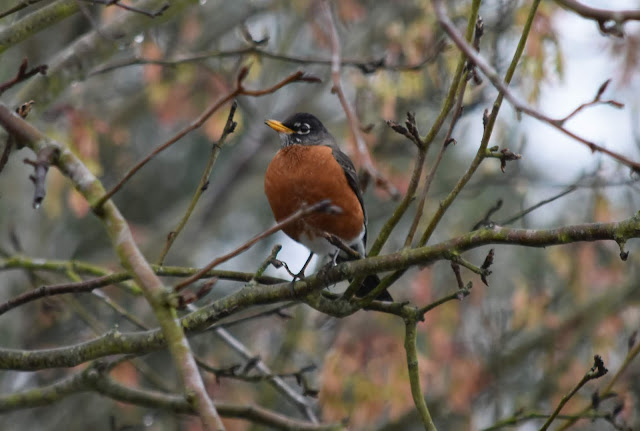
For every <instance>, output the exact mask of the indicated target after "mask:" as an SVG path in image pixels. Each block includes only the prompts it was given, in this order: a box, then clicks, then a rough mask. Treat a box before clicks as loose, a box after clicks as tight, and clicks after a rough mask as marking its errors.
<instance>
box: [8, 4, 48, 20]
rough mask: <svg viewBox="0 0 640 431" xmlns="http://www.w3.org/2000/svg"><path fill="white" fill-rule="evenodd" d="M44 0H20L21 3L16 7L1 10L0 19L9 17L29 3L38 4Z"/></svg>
mask: <svg viewBox="0 0 640 431" xmlns="http://www.w3.org/2000/svg"><path fill="white" fill-rule="evenodd" d="M41 1H42V0H20V3H19V4H17V5H15V6H14V7H12V8H10V9H7V10H6V11H4V12H0V19H2V18H4V17H7V16H9V15H11V14H14V13H16V12H19V11H21V10H22V9H24V8H26V7H27V6H29V5H32V4H36V3H39V2H41Z"/></svg>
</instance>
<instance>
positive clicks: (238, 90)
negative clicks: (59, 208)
mask: <svg viewBox="0 0 640 431" xmlns="http://www.w3.org/2000/svg"><path fill="white" fill-rule="evenodd" d="M247 72H248V68H247V67H243V68H242V69H241V70H240V73H239V74H238V78H237V79H236V87H235V89H234V90H232V91H231V92H230V93H228V94H227V95H225V96H223V97H221V98H220V99H218V100H217V101H216V102H214V103H213V104H212V105H211V106H209V107H208V108H207V109H206V110H205V111H204V112H203V113H202V114H200V116H199V117H198V118H197V119H196V120H194V121H193V122H192V123H191V124H189V125H188V126H187V127H185V128H184V129H182V130H181V131H179V132H178V133H177V134H176V135H174V136H173V137H172V138H171V139H169V140H168V141H167V142H165V143H164V144H162V145H160V146H159V147H157V148H156V149H155V150H153V151H152V152H151V153H149V155H147V156H146V157H145V158H144V159H142V160H141V161H140V162H138V163H137V164H136V165H135V166H134V167H133V168H131V169H129V171H128V172H127V173H126V174H125V176H124V177H123V178H122V179H121V180H120V181H119V182H118V184H116V185H115V186H113V188H111V190H109V191H108V192H107V193H105V195H104V196H102V197H101V198H100V199H99V200H98V201H97V202H96V203H95V205H93V207H94V208H95V209H98V208H100V207H101V206H102V205H104V203H105V202H106V201H108V200H109V199H111V197H112V196H113V195H114V194H116V193H117V192H118V191H119V190H120V189H121V188H122V186H124V184H125V183H126V182H127V181H128V180H129V179H130V178H131V177H132V176H133V175H134V174H135V173H136V172H138V171H139V170H140V169H141V168H142V167H143V166H144V165H146V164H147V163H148V162H149V161H150V160H151V159H153V158H154V157H155V156H157V155H158V154H160V153H161V152H162V151H164V150H166V149H167V148H169V147H170V146H171V145H173V144H175V143H176V142H178V141H179V140H180V139H182V138H183V137H184V136H186V135H187V134H189V133H190V132H192V131H193V130H196V129H198V128H199V127H200V126H202V125H203V124H204V123H205V121H207V120H208V119H209V118H210V117H211V116H212V115H213V114H214V113H215V112H216V111H217V110H218V109H220V108H221V107H222V106H224V105H225V104H226V103H227V102H229V101H231V100H233V99H234V98H236V97H237V96H239V95H246V96H253V97H259V96H264V95H266V94H270V93H273V92H275V91H277V90H279V89H281V88H282V87H284V86H285V85H288V84H291V83H292V82H311V83H317V82H320V79H318V78H316V77H314V76H309V75H305V74H304V73H303V72H301V71H298V72H296V73H294V74H291V75H289V76H287V77H286V78H284V79H283V80H282V81H280V82H278V83H277V84H275V85H273V86H272V87H269V88H266V89H263V90H247V89H245V88H244V87H243V85H242V79H243V78H244V77H246V74H247Z"/></svg>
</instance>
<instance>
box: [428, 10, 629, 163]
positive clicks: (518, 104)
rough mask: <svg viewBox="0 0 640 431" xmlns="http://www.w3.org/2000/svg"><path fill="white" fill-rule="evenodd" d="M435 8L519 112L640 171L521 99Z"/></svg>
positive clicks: (449, 30)
mask: <svg viewBox="0 0 640 431" xmlns="http://www.w3.org/2000/svg"><path fill="white" fill-rule="evenodd" d="M433 4H434V9H435V11H436V15H437V17H438V21H439V22H440V25H441V26H442V28H443V29H444V30H445V32H446V33H447V34H448V35H449V37H451V39H452V40H453V42H454V43H455V44H456V45H457V46H458V48H459V49H460V50H461V51H463V52H464V53H465V54H466V55H467V56H468V57H469V58H470V60H471V61H472V62H473V63H474V64H475V66H477V67H478V68H479V69H480V70H481V71H482V73H484V75H485V76H486V77H487V78H488V79H489V80H490V81H491V83H492V84H493V86H494V87H495V88H496V89H497V90H498V91H499V92H500V94H502V95H504V97H505V98H506V99H507V100H508V101H509V102H510V103H511V105H512V106H513V107H514V109H515V110H516V111H518V112H523V113H525V114H527V115H529V116H530V117H533V118H535V119H536V120H539V121H541V122H543V123H546V124H548V125H550V126H551V127H553V128H555V129H556V130H558V131H560V132H562V133H564V134H565V135H567V136H569V137H571V138H573V139H575V140H576V141H578V142H580V143H582V144H584V145H586V146H587V147H589V149H590V150H591V151H592V152H600V153H603V154H606V155H608V156H610V157H611V158H613V159H615V160H617V161H619V162H620V163H622V164H623V165H625V166H628V167H629V168H631V169H632V170H633V171H635V172H640V163H638V162H634V161H633V160H630V159H629V158H627V157H625V156H623V155H621V154H618V153H616V152H615V151H611V150H609V149H607V148H605V147H602V146H600V145H598V144H596V143H595V142H592V141H589V140H588V139H586V138H583V137H581V136H579V135H577V134H575V133H573V132H571V131H570V130H568V129H566V128H564V127H563V126H562V124H561V122H560V121H561V120H557V119H553V118H550V117H548V116H547V115H545V114H543V113H541V112H539V111H537V110H536V109H534V108H532V107H530V106H529V105H527V104H526V103H525V102H523V101H521V100H520V99H519V98H518V97H517V96H516V95H515V94H514V93H513V92H512V91H511V89H510V88H509V87H508V82H506V83H505V81H503V80H502V78H501V77H500V75H499V74H498V73H497V72H496V71H495V69H493V68H492V67H491V65H490V64H489V63H488V62H487V61H486V60H485V59H484V58H483V57H482V56H481V55H479V54H478V53H477V52H476V51H475V49H474V48H473V47H472V46H471V45H469V43H468V42H467V41H466V40H465V39H464V37H463V36H462V35H461V34H460V33H459V32H458V30H457V29H456V27H455V25H454V24H453V22H452V21H451V19H450V18H449V17H448V16H447V14H446V12H445V9H444V5H443V3H442V2H441V0H433Z"/></svg>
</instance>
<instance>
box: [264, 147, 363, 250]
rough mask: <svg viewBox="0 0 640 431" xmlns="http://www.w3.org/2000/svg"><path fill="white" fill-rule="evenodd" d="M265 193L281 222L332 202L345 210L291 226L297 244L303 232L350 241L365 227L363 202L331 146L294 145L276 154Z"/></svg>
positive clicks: (266, 182)
mask: <svg viewBox="0 0 640 431" xmlns="http://www.w3.org/2000/svg"><path fill="white" fill-rule="evenodd" d="M264 190H265V193H266V195H267V199H268V200H269V204H270V205H271V210H272V211H273V214H274V216H275V218H276V220H277V221H280V220H282V219H284V218H286V217H287V216H289V215H290V214H292V213H294V212H295V211H297V210H298V208H300V206H301V205H302V204H304V203H306V204H314V203H316V202H319V201H321V200H323V199H329V200H330V201H331V203H332V204H333V205H336V206H338V207H340V208H341V209H342V213H340V214H309V215H307V216H305V217H303V218H302V219H300V220H299V221H298V222H294V223H292V224H290V225H289V226H288V227H286V228H285V229H284V232H285V233H286V234H287V235H289V236H290V237H291V238H293V239H294V240H296V241H299V242H303V243H304V241H300V239H301V235H302V233H305V234H306V235H308V236H310V237H311V238H313V237H314V236H316V237H317V236H318V234H319V232H322V231H324V232H328V233H331V234H333V235H336V236H338V237H340V238H341V239H342V240H344V241H347V242H350V241H353V240H355V239H356V238H357V237H358V236H359V235H360V233H361V232H362V230H363V227H364V213H363V210H362V206H361V205H360V201H358V198H357V197H356V194H355V193H354V191H353V190H352V189H351V187H350V186H349V183H348V182H347V177H346V175H345V173H344V171H343V169H342V167H341V166H340V164H338V162H337V161H336V159H335V158H334V157H333V154H332V151H331V147H327V146H324V145H313V146H312V145H291V146H288V147H285V148H282V149H281V150H280V151H278V153H277V154H276V155H275V157H274V158H273V160H272V161H271V163H270V164H269V167H268V168H267V173H266V175H265V180H264Z"/></svg>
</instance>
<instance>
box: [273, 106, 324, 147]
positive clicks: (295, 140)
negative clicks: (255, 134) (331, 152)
mask: <svg viewBox="0 0 640 431" xmlns="http://www.w3.org/2000/svg"><path fill="white" fill-rule="evenodd" d="M266 124H267V126H269V127H271V128H272V129H273V130H275V131H276V132H278V134H279V135H280V139H281V141H282V146H284V147H286V146H288V145H293V144H300V145H333V144H334V143H335V141H334V139H333V136H331V134H330V133H329V132H328V131H327V129H326V128H325V127H324V125H323V124H322V123H321V122H320V120H318V119H317V118H316V117H314V116H313V115H311V114H307V113H306V112H298V113H297V114H293V115H292V116H290V117H289V118H287V119H286V120H284V121H283V122H280V121H276V120H267V121H266Z"/></svg>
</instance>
